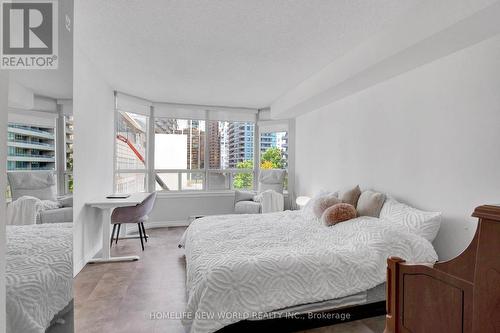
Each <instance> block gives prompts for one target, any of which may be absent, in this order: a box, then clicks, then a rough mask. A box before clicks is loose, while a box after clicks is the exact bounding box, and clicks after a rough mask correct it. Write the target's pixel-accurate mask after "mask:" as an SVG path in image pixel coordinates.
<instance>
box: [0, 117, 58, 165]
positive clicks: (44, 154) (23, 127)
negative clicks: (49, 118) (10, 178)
mask: <svg viewBox="0 0 500 333" xmlns="http://www.w3.org/2000/svg"><path fill="white" fill-rule="evenodd" d="M54 132H55V128H54V126H43V127H42V126H32V125H28V124H19V123H9V124H8V128H7V133H8V134H7V146H8V156H7V170H8V171H23V170H55V169H56V158H55V152H56V147H55V140H56V138H55V135H54Z"/></svg>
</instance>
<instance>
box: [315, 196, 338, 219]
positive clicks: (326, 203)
mask: <svg viewBox="0 0 500 333" xmlns="http://www.w3.org/2000/svg"><path fill="white" fill-rule="evenodd" d="M341 202H342V201H341V200H340V199H339V198H338V197H337V194H336V193H334V194H330V195H326V196H323V197H319V198H317V199H316V200H315V201H314V204H313V212H314V215H316V217H317V218H318V219H319V218H321V216H322V215H323V213H324V212H325V210H326V209H327V208H328V207H331V206H333V205H335V204H338V203H341Z"/></svg>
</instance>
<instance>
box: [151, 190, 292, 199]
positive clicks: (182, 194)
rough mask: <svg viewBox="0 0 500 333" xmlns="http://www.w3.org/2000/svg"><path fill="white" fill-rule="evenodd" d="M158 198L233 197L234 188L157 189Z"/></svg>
mask: <svg viewBox="0 0 500 333" xmlns="http://www.w3.org/2000/svg"><path fill="white" fill-rule="evenodd" d="M156 193H157V194H156V197H157V198H158V199H167V198H168V199H171V198H205V197H234V190H225V191H171V192H165V191H158V192H156ZM283 196H284V197H285V198H288V192H285V193H283Z"/></svg>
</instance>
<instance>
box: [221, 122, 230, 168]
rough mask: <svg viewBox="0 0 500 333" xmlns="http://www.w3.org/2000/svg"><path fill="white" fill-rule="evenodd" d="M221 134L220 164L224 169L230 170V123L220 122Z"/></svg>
mask: <svg viewBox="0 0 500 333" xmlns="http://www.w3.org/2000/svg"><path fill="white" fill-rule="evenodd" d="M218 127H219V133H220V164H221V168H222V169H227V168H229V123H228V122H227V121H219V125H218Z"/></svg>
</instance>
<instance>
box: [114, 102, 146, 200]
mask: <svg viewBox="0 0 500 333" xmlns="http://www.w3.org/2000/svg"><path fill="white" fill-rule="evenodd" d="M122 112H123V113H132V114H136V115H142V116H144V117H146V129H145V136H146V149H145V152H144V157H143V158H144V168H143V169H134V168H130V169H128V168H127V169H119V168H118V161H117V157H118V149H117V147H118V144H117V142H116V140H117V135H118V121H119V116H120V113H122ZM113 118H114V124H113V126H114V130H113V192H119V191H118V188H117V185H118V184H117V176H118V175H119V174H144V190H143V192H150V191H149V187H150V186H149V177H150V175H149V163H150V159H149V155H150V150H149V144H150V133H149V132H150V131H151V126H150V122H151V114H149V115H145V114H142V113H135V112H132V111H125V110H120V109H119V108H118V107H117V106H116V103H115V112H114V117H113Z"/></svg>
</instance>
